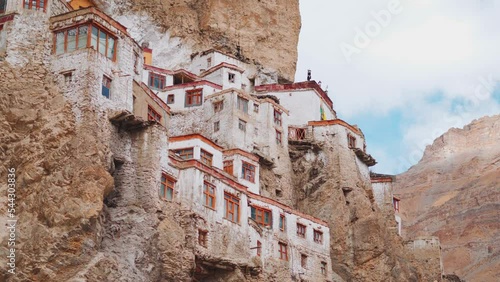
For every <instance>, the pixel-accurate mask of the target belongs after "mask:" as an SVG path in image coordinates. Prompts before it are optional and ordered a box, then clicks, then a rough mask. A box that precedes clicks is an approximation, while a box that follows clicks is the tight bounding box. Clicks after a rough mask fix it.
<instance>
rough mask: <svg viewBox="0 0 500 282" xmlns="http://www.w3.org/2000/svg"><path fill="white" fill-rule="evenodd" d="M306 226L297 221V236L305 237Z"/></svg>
mask: <svg viewBox="0 0 500 282" xmlns="http://www.w3.org/2000/svg"><path fill="white" fill-rule="evenodd" d="M306 230H307V227H306V226H305V225H304V224H300V223H297V236H299V237H302V238H305V237H306Z"/></svg>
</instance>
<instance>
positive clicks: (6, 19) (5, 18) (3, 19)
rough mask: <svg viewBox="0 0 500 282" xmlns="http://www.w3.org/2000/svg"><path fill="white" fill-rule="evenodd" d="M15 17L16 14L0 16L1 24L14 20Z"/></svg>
mask: <svg viewBox="0 0 500 282" xmlns="http://www.w3.org/2000/svg"><path fill="white" fill-rule="evenodd" d="M13 19H14V14H10V15H5V16H1V17H0V24H3V23H6V22H9V21H12V20H13Z"/></svg>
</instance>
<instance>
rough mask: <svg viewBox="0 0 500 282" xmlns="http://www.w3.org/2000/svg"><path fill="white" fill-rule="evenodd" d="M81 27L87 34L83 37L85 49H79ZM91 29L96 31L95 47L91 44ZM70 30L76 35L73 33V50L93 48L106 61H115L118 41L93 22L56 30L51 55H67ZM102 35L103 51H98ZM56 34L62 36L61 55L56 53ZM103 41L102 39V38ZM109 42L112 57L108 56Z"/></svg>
mask: <svg viewBox="0 0 500 282" xmlns="http://www.w3.org/2000/svg"><path fill="white" fill-rule="evenodd" d="M81 27H87V34H86V36H85V38H84V39H85V47H80V46H79V45H80V42H79V40H80V28H81ZM93 29H96V30H97V38H96V39H95V40H96V41H95V46H94V44H93V42H92V31H93ZM70 30H76V33H75V49H74V50H79V49H85V48H93V49H94V50H95V51H96V52H98V53H101V54H102V55H104V56H105V57H106V58H108V59H111V60H112V61H116V48H117V47H116V46H117V45H118V44H117V43H118V41H117V37H116V36H114V35H113V34H112V33H111V32H110V31H108V30H107V29H104V28H102V27H101V26H100V25H98V24H95V23H93V22H87V23H84V24H79V25H75V26H72V27H69V28H65V29H60V30H56V31H54V46H53V48H52V53H53V54H56V55H59V54H64V53H67V52H68V32H69V31H70ZM101 33H103V34H104V35H105V40H106V42H105V44H104V49H105V50H104V51H101V50H100V47H99V46H100V42H99V41H100V39H101V36H100V34H101ZM58 34H62V35H63V37H64V38H63V40H64V47H63V50H62V53H59V54H58V53H57V37H58ZM103 39H104V38H103ZM111 40H112V42H113V43H112V44H113V48H112V50H111V52H112V53H113V56H109V55H110V54H108V51H109V48H108V47H109V44H111ZM74 50H70V51H69V52H73V51H74Z"/></svg>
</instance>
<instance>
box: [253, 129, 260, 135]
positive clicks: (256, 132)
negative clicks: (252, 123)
mask: <svg viewBox="0 0 500 282" xmlns="http://www.w3.org/2000/svg"><path fill="white" fill-rule="evenodd" d="M253 133H254V134H255V136H259V129H258V128H257V127H254V128H253Z"/></svg>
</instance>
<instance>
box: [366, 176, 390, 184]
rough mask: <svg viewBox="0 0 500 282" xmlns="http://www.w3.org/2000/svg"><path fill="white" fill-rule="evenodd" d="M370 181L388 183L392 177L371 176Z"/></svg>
mask: <svg viewBox="0 0 500 282" xmlns="http://www.w3.org/2000/svg"><path fill="white" fill-rule="evenodd" d="M371 181H372V183H390V182H392V181H393V180H392V178H390V177H376V178H374V177H372V178H371Z"/></svg>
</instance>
